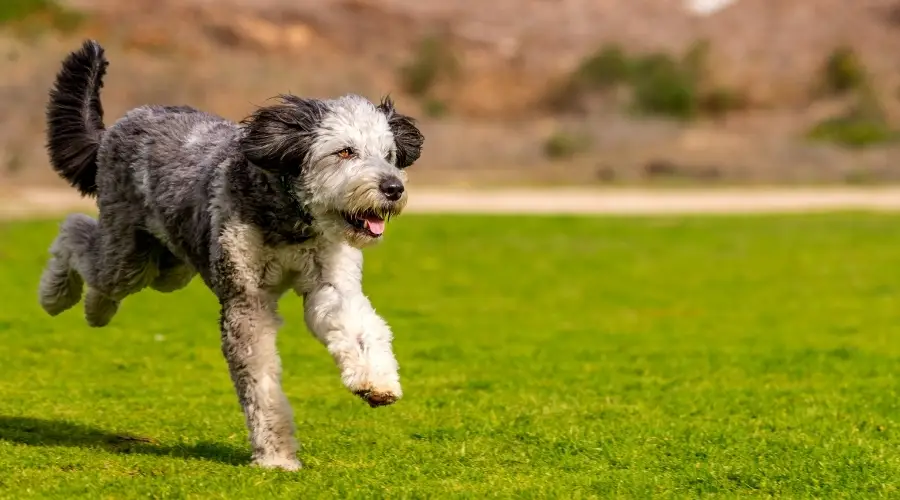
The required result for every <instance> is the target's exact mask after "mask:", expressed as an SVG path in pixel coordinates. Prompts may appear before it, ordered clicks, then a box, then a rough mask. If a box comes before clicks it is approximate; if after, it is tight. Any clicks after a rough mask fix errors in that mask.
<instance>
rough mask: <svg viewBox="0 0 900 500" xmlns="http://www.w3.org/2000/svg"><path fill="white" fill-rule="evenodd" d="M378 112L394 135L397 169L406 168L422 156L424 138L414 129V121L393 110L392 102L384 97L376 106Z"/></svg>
mask: <svg viewBox="0 0 900 500" xmlns="http://www.w3.org/2000/svg"><path fill="white" fill-rule="evenodd" d="M378 110H379V111H381V112H382V113H384V114H385V116H387V120H388V126H390V127H391V132H392V133H393V134H394V144H395V145H396V146H397V167H398V168H406V167H408V166H410V165H412V164H413V163H415V162H416V160H418V159H419V156H421V155H422V143H423V142H425V136H423V135H422V132H420V131H419V129H418V128H417V127H416V121H415V120H413V119H412V118H411V117H409V116H406V115H404V114H401V113H398V112H397V110H396V109H395V108H394V101H393V100H391V98H390V97H385V98H384V99H382V100H381V104H379V105H378Z"/></svg>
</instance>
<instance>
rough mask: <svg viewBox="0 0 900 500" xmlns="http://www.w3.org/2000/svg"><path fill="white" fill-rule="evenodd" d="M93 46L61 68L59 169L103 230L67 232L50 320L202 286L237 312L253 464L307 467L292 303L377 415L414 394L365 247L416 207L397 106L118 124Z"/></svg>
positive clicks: (331, 106) (270, 109)
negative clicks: (280, 335) (280, 342)
mask: <svg viewBox="0 0 900 500" xmlns="http://www.w3.org/2000/svg"><path fill="white" fill-rule="evenodd" d="M107 64H108V63H107V61H106V59H105V57H104V51H103V49H102V48H101V47H100V45H99V44H97V43H96V42H94V41H88V42H85V43H84V45H83V46H82V47H81V49H80V50H78V51H76V52H73V53H72V54H70V55H69V56H68V57H67V58H66V59H65V61H64V62H63V65H62V69H61V71H60V72H59V74H58V75H57V79H56V83H55V86H54V88H53V89H52V90H51V92H50V103H49V105H48V111H47V120H48V132H47V134H48V149H49V152H50V160H51V163H52V165H53V168H54V169H55V170H56V171H57V172H58V173H59V174H60V175H61V176H62V177H63V178H65V179H66V180H68V181H69V182H70V183H71V184H72V185H73V186H74V187H76V188H77V189H78V190H79V191H80V192H81V193H82V194H84V195H87V196H96V198H97V206H98V208H99V218H98V219H97V220H95V219H93V218H91V217H88V216H86V215H82V214H72V215H70V216H69V217H68V218H67V219H66V220H65V222H64V223H63V224H62V226H61V228H60V231H59V235H58V236H57V238H56V240H55V241H54V243H53V245H52V247H51V249H50V252H51V254H52V258H51V259H50V261H49V263H48V264H47V267H46V269H45V270H44V274H43V276H42V277H41V283H40V301H41V305H42V306H43V307H44V309H45V310H46V311H47V312H48V313H50V314H51V315H56V314H59V313H61V312H63V311H65V310H67V309H69V308H71V307H73V306H74V305H76V304H77V303H78V302H79V301H80V300H81V295H82V287H83V285H84V283H85V282H86V283H87V293H86V294H85V297H84V311H85V317H86V319H87V322H88V323H89V324H90V325H92V326H98V327H99V326H104V325H106V324H107V323H109V321H110V320H111V319H112V317H113V315H114V314H115V313H116V310H117V309H118V307H119V304H120V303H121V301H122V300H123V299H124V298H125V297H127V296H129V295H131V294H133V293H136V292H139V291H141V290H143V289H144V288H146V287H150V288H153V289H154V290H158V291H161V292H171V291H174V290H178V289H180V288H183V287H185V286H186V285H187V284H188V283H189V282H190V281H191V279H192V278H193V277H194V275H195V274H199V275H200V277H201V278H202V279H203V281H204V283H205V284H206V285H207V286H208V287H209V288H210V289H211V290H212V291H213V293H215V294H216V296H217V297H218V299H219V302H220V304H221V319H220V326H221V334H222V352H223V353H224V355H225V358H226V360H227V362H228V367H229V370H230V372H231V378H232V380H233V381H234V386H235V389H236V391H237V394H238V398H239V400H240V403H241V406H242V407H243V411H244V414H245V416H246V420H247V426H248V428H249V430H250V442H251V446H252V449H253V462H254V463H255V464H258V465H260V466H263V467H273V468H281V469H288V470H295V469H297V468H299V467H300V462H299V461H298V459H297V444H296V441H295V440H294V421H293V415H292V412H291V408H290V405H289V403H288V400H287V398H286V397H285V395H284V392H283V391H282V389H281V366H280V360H279V357H278V352H277V351H276V347H275V337H276V334H277V330H278V326H279V322H280V320H279V316H278V313H277V302H278V299H279V297H280V296H281V295H282V294H283V293H284V292H286V291H288V290H294V291H295V292H296V293H297V294H299V295H301V296H302V297H303V304H304V313H305V318H306V324H307V326H308V327H309V329H310V330H311V331H312V332H313V334H314V335H315V336H316V337H317V338H318V339H319V340H320V341H321V342H322V343H323V344H325V346H326V347H327V348H328V351H329V352H330V353H331V355H332V356H333V357H334V360H335V362H336V363H337V365H338V367H339V368H340V372H341V379H342V380H343V383H344V385H346V386H347V388H349V389H350V390H351V391H352V392H353V393H355V394H358V395H359V396H361V397H362V398H363V399H364V400H365V401H367V402H368V403H369V404H370V405H372V406H373V407H374V406H381V405H388V404H391V403H393V402H394V401H396V400H397V399H398V398H400V396H401V389H400V379H399V375H398V373H397V371H398V366H397V361H396V359H395V358H394V354H393V352H392V346H391V343H392V334H391V330H390V328H389V327H388V325H387V323H385V321H384V320H383V319H382V318H381V317H380V316H379V315H378V314H376V312H375V310H374V309H373V308H372V305H371V304H370V303H369V300H368V299H367V298H366V296H365V295H364V294H363V291H362V286H361V278H362V253H361V251H360V249H362V248H364V247H366V246H368V245H371V244H374V243H376V242H378V241H379V240H380V239H381V238H382V235H383V234H384V231H385V223H386V221H388V220H389V219H390V218H391V217H393V216H396V215H398V214H399V213H400V212H401V211H402V210H403V208H404V206H405V205H406V201H407V192H406V189H405V181H406V172H405V169H406V168H407V167H409V166H410V165H412V164H413V163H414V162H415V161H416V160H417V159H418V158H419V155H420V152H421V148H422V143H423V140H424V138H423V136H422V134H421V133H420V131H419V130H418V129H417V128H416V126H415V125H414V121H413V120H412V119H411V118H409V117H408V116H405V115H403V114H400V113H398V112H397V111H396V110H395V109H394V105H393V103H392V102H391V100H390V99H384V100H383V101H382V102H381V103H380V104H378V105H375V104H373V103H372V102H370V101H368V100H367V99H365V98H363V97H359V96H356V95H348V96H344V97H341V98H338V99H333V100H317V99H303V98H300V97H296V96H292V95H283V96H281V97H280V100H279V102H278V103H276V104H273V105H270V106H266V107H262V108H260V109H258V110H257V111H256V112H255V113H253V114H252V115H251V116H249V117H248V118H247V119H245V120H244V121H243V122H242V123H240V124H236V123H232V122H230V121H227V120H225V119H223V118H220V117H218V116H215V115H212V114H208V113H205V112H202V111H199V110H196V109H193V108H190V107H177V106H176V107H173V106H143V107H139V108H135V109H133V110H131V111H129V112H128V113H127V114H126V115H125V116H124V117H123V118H122V119H120V120H119V121H117V122H116V123H115V124H114V125H112V126H111V127H109V128H105V126H104V125H103V118H102V117H103V108H102V105H101V104H100V99H99V92H100V89H101V87H102V86H103V83H102V80H103V76H104V74H105V73H106V67H107Z"/></svg>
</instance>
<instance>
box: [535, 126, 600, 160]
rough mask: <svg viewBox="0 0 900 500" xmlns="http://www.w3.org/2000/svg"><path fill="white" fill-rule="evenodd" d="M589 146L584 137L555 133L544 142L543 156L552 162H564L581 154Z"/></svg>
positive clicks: (587, 140) (588, 141)
mask: <svg viewBox="0 0 900 500" xmlns="http://www.w3.org/2000/svg"><path fill="white" fill-rule="evenodd" d="M589 146H590V140H589V139H588V137H586V136H583V135H576V134H571V133H568V132H561V131H557V132H554V133H553V134H552V135H551V136H550V137H548V138H547V140H546V141H544V154H545V155H546V156H547V158H550V159H552V160H565V159H569V158H572V157H574V156H577V155H578V154H579V153H583V152H584V151H586V150H587V149H588V147H589Z"/></svg>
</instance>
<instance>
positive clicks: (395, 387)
mask: <svg viewBox="0 0 900 500" xmlns="http://www.w3.org/2000/svg"><path fill="white" fill-rule="evenodd" d="M347 387H348V388H349V389H350V391H351V392H353V394H356V395H357V396H359V397H360V398H362V399H363V401H365V402H366V403H369V406H371V407H372V408H377V407H379V406H387V405H390V404H394V403H395V402H397V400H398V399H400V398H401V397H403V389H401V388H400V380H399V378H398V377H396V376H391V377H382V378H380V379H377V380H374V381H373V380H366V381H363V382H361V383H356V384H354V383H350V384H347Z"/></svg>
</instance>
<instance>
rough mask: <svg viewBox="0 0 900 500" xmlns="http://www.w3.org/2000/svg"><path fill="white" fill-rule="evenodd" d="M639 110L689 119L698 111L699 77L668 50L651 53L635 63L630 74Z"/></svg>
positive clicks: (635, 101) (635, 104)
mask: <svg viewBox="0 0 900 500" xmlns="http://www.w3.org/2000/svg"><path fill="white" fill-rule="evenodd" d="M631 84H632V86H633V88H634V106H635V109H636V110H637V111H638V112H641V113H645V114H655V115H664V116H669V117H672V118H678V119H690V118H693V117H694V116H696V114H697V100H698V91H697V78H696V76H695V75H694V74H693V73H692V72H691V71H690V70H689V68H686V67H685V66H684V65H682V64H679V63H678V62H677V61H675V60H674V59H672V58H671V57H669V56H667V55H665V54H651V55H648V56H646V57H643V58H641V59H639V60H638V61H637V63H636V64H635V65H634V69H633V71H632V76H631Z"/></svg>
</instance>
